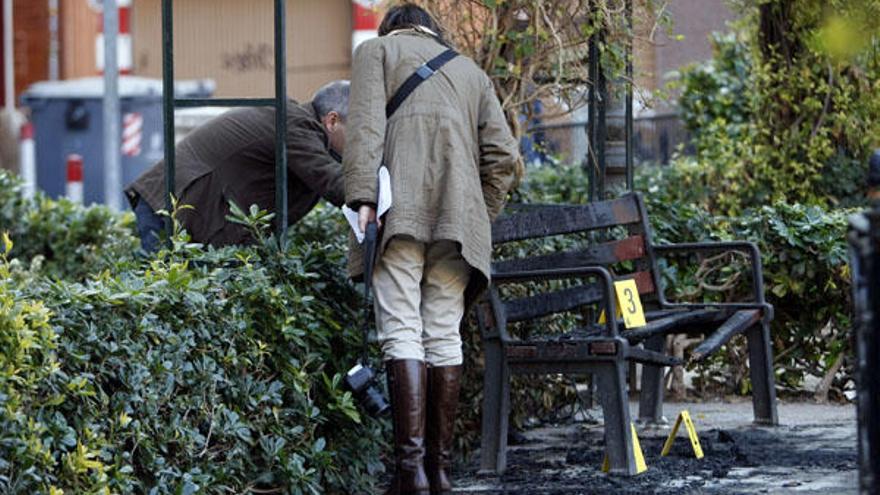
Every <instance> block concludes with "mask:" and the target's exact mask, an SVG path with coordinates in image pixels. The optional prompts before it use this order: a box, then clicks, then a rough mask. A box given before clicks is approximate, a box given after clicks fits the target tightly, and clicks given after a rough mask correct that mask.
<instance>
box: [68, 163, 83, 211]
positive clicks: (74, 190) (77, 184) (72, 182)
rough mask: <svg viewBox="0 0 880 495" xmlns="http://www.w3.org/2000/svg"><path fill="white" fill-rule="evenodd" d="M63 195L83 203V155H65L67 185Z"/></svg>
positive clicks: (75, 201)
mask: <svg viewBox="0 0 880 495" xmlns="http://www.w3.org/2000/svg"><path fill="white" fill-rule="evenodd" d="M64 196H65V197H66V198H67V199H69V200H71V201H73V202H74V203H79V204H82V203H83V157H82V156H80V155H77V154H76V153H72V154H70V155H67V185H66V186H65V188H64Z"/></svg>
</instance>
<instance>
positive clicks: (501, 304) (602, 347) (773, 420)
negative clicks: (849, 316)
mask: <svg viewBox="0 0 880 495" xmlns="http://www.w3.org/2000/svg"><path fill="white" fill-rule="evenodd" d="M559 239H568V240H567V241H564V242H560V241H559ZM492 240H493V244H494V245H495V247H496V251H501V252H502V256H501V261H496V262H494V263H493V265H492V271H493V274H492V277H493V279H492V284H491V285H490V286H489V288H488V290H487V291H486V293H485V295H484V296H483V297H482V299H481V300H480V301H479V302H478V303H477V304H476V305H475V312H476V320H477V322H478V325H479V327H480V332H481V336H482V342H483V350H484V353H485V375H484V381H483V393H484V398H483V410H482V449H481V456H482V457H481V468H482V469H483V470H484V471H494V472H496V473H502V472H504V470H505V467H506V449H507V433H508V416H509V411H510V377H511V375H516V374H571V375H585V374H586V375H592V377H593V379H594V380H595V382H596V386H597V392H598V397H599V402H600V404H601V406H602V409H603V414H604V420H605V450H606V453H607V455H608V459H609V461H610V467H611V472H612V473H616V474H625V475H633V474H636V465H635V460H634V456H633V442H632V438H631V435H630V428H631V426H630V424H631V418H630V412H629V403H628V392H627V370H628V368H629V365H630V363H632V362H637V363H641V364H642V365H643V369H642V377H641V394H640V402H639V418H640V420H643V421H647V422H656V421H659V420H660V419H661V417H662V403H663V384H664V380H663V376H664V368H665V367H668V366H673V365H677V364H682V363H681V362H680V361H679V360H678V359H676V358H674V357H672V356H669V355H667V354H666V353H665V352H664V350H665V349H664V348H665V341H666V336H667V335H669V334H682V333H685V334H692V335H704V336H705V338H704V340H703V341H702V342H701V343H700V344H699V345H698V346H697V347H696V348H695V349H694V350H693V352H692V353H691V361H697V362H698V361H700V360H702V359H705V358H706V357H707V356H709V355H711V354H712V353H713V352H715V351H717V350H718V349H720V348H721V347H722V346H723V345H724V344H725V343H727V342H728V341H729V340H730V339H731V338H732V337H734V336H736V335H738V334H744V335H745V337H746V339H747V341H748V359H749V370H750V378H751V384H752V399H753V404H754V416H755V418H754V419H755V422H756V423H759V424H764V425H775V424H777V413H776V392H775V388H774V373H773V367H772V349H771V343H770V334H769V323H770V320H771V319H772V317H773V308H772V306H770V305H769V304H767V303H766V302H765V300H764V289H763V275H762V270H761V258H760V253H759V252H758V249H757V247H756V246H755V245H754V244H753V243H750V242H713V243H688V244H672V245H655V244H653V243H652V241H651V229H650V226H649V223H648V217H647V214H646V211H645V206H644V202H643V200H642V197H641V196H640V195H639V194H628V195H626V196H623V197H621V198H618V199H614V200H609V201H603V202H596V203H591V204H587V205H511V206H509V207H508V208H507V210H506V211H505V213H504V214H503V215H502V216H501V217H499V218H498V219H497V220H496V221H495V223H494V224H493V226H492ZM725 252H737V253H740V257H741V258H742V259H744V260H746V262H745V263H744V264H745V266H747V268H748V270H747V271H748V272H749V273H748V275H749V278H750V283H748V284H747V285H748V287H747V292H748V293H749V297H746V298H745V299H747V300H745V301H744V302H735V303H732V302H712V303H676V302H672V301H669V300H668V299H667V298H666V295H665V293H664V290H663V289H664V288H663V284H662V277H661V272H660V269H658V266H659V265H658V263H659V262H660V260H664V259H667V258H671V257H676V256H684V258H685V261H688V258H694V259H696V260H700V259H704V258H705V257H707V256H710V255H711V256H717V255H718V253H725ZM626 279H633V280H635V284H636V287H637V288H638V292H639V296H640V299H641V301H642V304H643V306H644V309H645V317H646V321H647V325H645V326H643V327H638V328H633V329H625V328H624V326H623V324H622V321H621V320H619V319H618V318H606V319H605V320H606V321H605V322H604V323H602V324H599V323H597V316H598V313H599V312H600V311H602V310H604V312H605V314H606V315H614V314H615V313H616V310H615V306H614V304H615V302H614V301H615V297H614V290H613V283H614V282H615V281H618V280H626Z"/></svg>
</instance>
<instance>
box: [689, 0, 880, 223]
mask: <svg viewBox="0 0 880 495" xmlns="http://www.w3.org/2000/svg"><path fill="white" fill-rule="evenodd" d="M744 3H746V4H751V3H753V2H744ZM759 3H761V2H759ZM763 3H765V4H770V3H774V2H763ZM776 3H780V2H776ZM788 3H790V4H794V2H788ZM801 3H802V4H803V5H799V4H798V5H797V6H792V7H791V10H794V11H796V12H793V13H791V15H792V16H793V17H795V18H797V20H795V21H793V26H788V28H790V29H791V31H792V32H790V33H786V34H784V35H783V36H785V37H786V39H788V40H789V41H790V42H791V44H792V45H791V46H793V47H797V48H792V50H795V51H797V54H796V55H789V57H790V59H785V58H784V57H782V56H781V55H780V54H778V53H776V52H775V51H774V50H773V49H771V48H768V47H767V46H766V45H765V44H762V41H761V40H763V37H762V36H763V34H762V33H760V32H759V29H758V28H757V27H756V26H757V24H758V22H757V20H758V14H757V13H756V11H755V10H754V8H753V7H752V6H747V7H744V8H743V12H744V14H743V15H744V21H742V22H741V23H740V26H739V27H738V29H737V31H736V33H735V34H730V35H715V36H714V37H713V46H714V57H713V59H711V60H709V61H707V62H705V63H702V64H696V65H693V66H691V67H689V68H687V69H686V70H684V71H682V78H681V81H679V82H678V85H680V87H681V89H682V95H681V98H680V104H681V115H682V118H683V120H684V122H685V124H686V126H687V128H688V130H689V131H690V133H691V135H693V136H694V145H695V148H696V150H697V161H698V162H699V163H701V164H705V166H704V167H703V168H702V172H703V173H704V174H705V180H704V186H705V187H707V188H710V189H711V190H712V193H711V194H709V195H707V196H705V200H706V202H707V203H708V206H709V208H710V209H711V210H712V211H713V212H717V213H720V214H724V215H740V214H742V213H743V212H744V211H745V210H746V209H748V208H750V207H757V206H760V205H762V204H769V203H774V202H778V201H785V202H788V203H808V204H818V205H822V206H837V205H843V206H856V205H863V204H864V201H863V197H864V194H863V193H864V187H865V186H864V184H865V180H864V167H863V166H862V164H863V163H864V162H865V161H866V159H867V156H868V154H869V153H870V150H871V147H872V146H874V145H876V144H877V142H876V135H877V125H878V124H877V123H878V121H880V99H878V98H876V96H875V95H876V89H877V87H878V85H880V57H878V53H880V52H878V51H877V49H876V46H874V47H873V48H869V49H866V50H864V51H863V52H862V53H860V54H858V55H857V56H853V58H852V59H850V60H847V61H842V60H835V59H833V58H831V57H829V55H827V54H826V53H823V52H822V51H821V50H818V49H812V48H811V47H810V44H809V43H805V42H804V40H805V39H813V38H814V37H815V36H818V34H816V33H815V32H814V31H815V30H816V29H817V26H818V27H821V26H822V25H823V22H824V21H823V19H825V18H823V17H822V16H821V15H819V16H817V15H816V11H821V10H822V7H821V6H817V5H816V4H817V2H813V1H810V2H801ZM819 3H821V2H819ZM762 8H763V7H762ZM768 8H770V7H768ZM814 35H815V36H814ZM873 43H874V44H875V45H876V43H877V41H876V40H875V41H873Z"/></svg>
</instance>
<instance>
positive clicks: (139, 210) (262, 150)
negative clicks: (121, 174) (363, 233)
mask: <svg viewBox="0 0 880 495" xmlns="http://www.w3.org/2000/svg"><path fill="white" fill-rule="evenodd" d="M348 94H349V83H348V81H334V82H331V83H329V84H327V85H326V86H324V87H322V88H321V89H319V90H318V91H317V92H316V93H315V95H314V98H313V99H312V101H311V102H308V103H303V104H298V103H296V102H294V101H293V100H291V101H290V102H289V103H288V108H287V167H288V202H287V208H288V218H289V222H290V223H291V224H292V223H295V222H297V221H298V220H300V219H301V218H302V217H304V216H305V215H306V214H307V213H308V212H309V211H311V209H312V208H313V207H314V206H315V205H316V204H317V203H318V200H319V199H320V198H321V197H323V198H324V199H326V200H328V201H329V202H331V203H332V204H333V205H335V206H341V205H342V204H343V200H344V189H343V187H342V167H341V164H340V160H341V154H342V152H343V148H344V144H345V117H346V114H347V113H348ZM175 165H176V166H175V184H174V194H175V196H176V197H177V198H178V199H179V201H180V204H185V205H191V206H192V209H185V210H182V211H180V212H179V215H178V218H179V220H180V221H181V223H182V224H183V226H184V228H185V229H186V230H187V232H189V234H190V235H191V236H192V239H193V241H195V242H201V243H204V244H210V245H214V246H224V245H229V244H240V243H246V242H248V241H250V236H249V233H248V231H247V229H246V228H245V227H244V226H242V225H238V224H235V223H232V222H229V221H228V220H227V219H226V217H227V215H228V214H229V202H230V201H233V202H235V203H236V204H237V205H239V206H241V207H242V208H248V207H249V206H250V205H252V204H256V205H257V206H259V207H260V209H265V210H268V211H274V210H275V110H274V108H271V107H260V108H242V109H237V110H231V111H229V112H226V113H224V114H222V115H220V116H219V117H217V118H214V119H212V120H210V121H208V122H207V123H205V124H204V125H202V126H200V127H199V128H197V129H196V130H194V131H193V132H192V133H191V134H189V135H188V136H187V137H186V138H184V139H183V140H182V141H181V142H180V143H178V144H177V148H176V155H175ZM125 192H126V194H127V195H128V197H129V200H130V201H131V204H132V208H133V209H134V212H135V216H136V217H137V224H138V233H139V234H140V237H141V245H142V247H143V248H144V250H145V251H147V252H152V251H155V250H156V249H157V248H158V244H159V236H158V235H159V233H160V232H162V229H163V226H164V222H163V218H162V217H160V216H159V215H157V214H156V211H158V210H161V209H164V208H165V163H164V161H160V162H159V163H157V164H156V165H154V166H153V167H152V168H150V170H148V171H147V172H145V173H144V174H143V175H141V176H140V177H139V178H138V179H137V180H136V181H135V182H134V183H132V184H131V185H130V186H129V187H128V188H127V189H126V191H125Z"/></svg>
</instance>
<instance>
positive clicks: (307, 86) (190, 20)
mask: <svg viewBox="0 0 880 495" xmlns="http://www.w3.org/2000/svg"><path fill="white" fill-rule="evenodd" d="M351 11H352V6H351V1H350V0H288V1H287V59H288V66H287V67H288V83H287V84H288V93H289V94H290V95H291V96H293V97H294V98H297V99H300V100H304V99H307V98H308V97H309V96H310V95H311V93H312V92H313V91H314V90H315V89H317V88H318V87H320V86H321V85H322V84H323V83H325V82H327V81H329V80H331V79H339V78H347V77H349V74H350V69H349V66H350V64H351V29H352V26H351ZM132 16H133V26H132V36H133V38H134V73H135V74H136V75H141V76H148V77H156V78H159V77H161V76H162V45H161V40H162V25H161V20H162V16H161V1H160V0H135V2H134V7H133V12H132ZM174 50H175V78H176V79H196V78H198V79H201V78H210V79H214V80H215V81H216V82H217V93H216V96H223V97H234V96H242V97H257V96H260V97H265V96H272V95H273V94H274V76H273V74H274V72H273V70H274V69H273V67H274V63H273V61H274V54H273V2H272V1H271V0H257V1H242V0H176V1H175V2H174Z"/></svg>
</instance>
